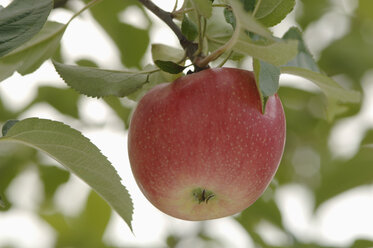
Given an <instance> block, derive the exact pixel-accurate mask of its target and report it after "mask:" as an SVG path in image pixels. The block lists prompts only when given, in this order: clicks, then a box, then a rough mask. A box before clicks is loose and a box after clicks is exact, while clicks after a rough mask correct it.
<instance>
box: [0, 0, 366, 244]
mask: <svg viewBox="0 0 373 248" xmlns="http://www.w3.org/2000/svg"><path fill="white" fill-rule="evenodd" d="M10 2H11V1H10V0H0V5H2V6H3V7H5V6H6V5H7V4H9V3H10ZM60 2H63V1H60ZM135 2H136V1H123V0H106V1H104V2H103V3H101V4H99V5H97V6H95V7H94V8H93V9H92V12H89V11H87V12H84V13H83V14H82V15H81V16H80V17H79V18H77V19H75V20H74V21H73V22H72V23H71V24H70V26H69V27H68V28H67V31H66V33H65V35H64V37H63V39H62V44H61V47H60V50H59V52H58V54H56V57H58V58H59V59H60V60H62V61H64V62H65V63H67V64H73V63H78V64H87V63H91V64H92V63H95V64H97V65H98V66H100V67H101V68H107V69H123V68H125V67H127V68H136V67H143V66H145V65H146V64H148V63H150V62H151V54H150V50H149V42H150V43H163V44H168V45H172V46H179V44H178V41H177V39H176V38H175V36H174V35H173V34H172V32H171V31H170V30H169V29H168V28H167V27H166V25H165V24H163V23H162V22H160V21H159V20H158V19H157V18H156V17H155V16H154V15H153V14H151V13H149V12H148V11H144V10H143V9H141V8H139V7H138V5H136V4H134V3H135ZM154 2H155V3H156V4H157V5H158V6H160V7H161V8H163V9H165V10H172V8H173V4H174V2H173V1H171V2H170V1H161V0H157V1H154ZM181 4H182V2H180V3H179V5H181ZM83 6H84V1H80V0H69V1H67V3H66V5H65V7H64V8H56V9H54V10H53V11H52V14H51V16H50V20H55V21H59V22H62V23H66V22H67V21H68V20H69V18H70V17H71V16H72V14H73V13H75V12H77V11H78V10H79V9H81V8H82V7H83ZM113 6H114V7H113ZM291 26H298V27H300V28H301V29H302V30H303V31H304V40H305V42H306V44H307V45H308V48H309V49H310V51H311V53H312V54H314V56H315V59H316V60H317V61H318V64H319V65H320V67H321V68H322V70H324V71H325V72H326V73H327V74H328V75H332V76H333V78H334V79H335V80H336V81H337V82H339V83H340V84H342V85H344V86H346V87H348V88H353V89H357V90H361V91H362V92H363V95H364V97H363V101H362V103H361V104H355V105H348V106H347V107H348V109H347V111H345V112H343V113H342V114H340V115H338V116H337V117H336V118H335V119H334V120H333V121H327V120H326V117H325V116H326V115H325V109H324V104H323V103H324V102H325V98H324V96H323V95H322V94H321V93H320V92H319V91H318V89H317V88H316V87H314V86H313V85H312V84H311V83H310V82H308V81H305V80H303V79H299V78H296V77H289V76H286V75H285V76H281V81H280V84H281V88H280V90H279V95H280V97H281V99H282V101H283V104H284V108H285V113H286V116H287V143H286V148H285V153H284V156H283V160H282V162H281V165H280V167H279V170H278V172H277V174H276V176H275V179H274V181H273V182H272V183H271V185H270V187H269V188H268V190H267V191H266V192H265V193H264V195H263V196H262V197H261V198H260V199H259V200H258V201H257V202H256V203H255V204H254V205H252V206H251V207H250V208H248V209H247V210H245V211H244V212H242V213H241V214H238V215H236V216H233V217H227V218H222V219H218V220H212V221H205V222H188V221H182V220H177V219H175V218H172V217H169V216H166V215H165V214H163V213H161V212H160V211H158V210H157V209H156V208H155V207H153V206H152V205H151V204H150V203H149V202H148V201H147V200H146V199H145V198H144V196H143V195H142V193H141V192H140V190H139V188H138V187H137V185H136V183H135V181H134V178H133V176H132V173H131V170H130V166H129V162H128V156H127V145H126V135H127V133H126V131H125V128H126V127H127V125H128V116H129V113H130V110H131V108H132V107H133V104H131V103H130V102H129V101H127V100H126V99H121V100H120V101H118V102H117V101H114V100H112V99H111V100H107V101H106V100H102V99H96V98H89V97H86V96H82V95H79V94H77V93H76V92H75V91H74V90H72V89H70V88H68V87H67V86H66V85H65V84H64V83H63V81H62V80H61V79H60V78H59V76H58V74H57V73H56V72H55V70H54V67H53V66H52V64H51V63H50V61H48V62H46V63H44V64H43V66H42V67H41V68H39V69H38V70H37V71H36V72H35V73H33V74H30V75H26V76H21V75H19V74H17V73H15V74H14V75H13V76H12V77H10V78H8V79H6V80H5V81H3V82H1V83H0V124H1V125H2V124H3V123H4V122H6V120H8V119H23V118H27V117H40V118H48V119H53V120H58V121H62V122H64V123H66V124H68V125H70V126H72V127H74V128H76V129H78V130H80V131H81V132H82V133H83V134H84V135H85V136H87V137H88V138H90V139H91V141H92V142H93V143H94V144H95V145H97V146H98V148H99V149H100V150H101V151H102V153H103V154H104V155H105V156H107V157H108V159H109V160H110V162H111V163H112V164H113V166H114V167H115V168H116V169H117V170H118V173H119V175H120V176H121V177H122V179H123V184H124V185H125V186H126V187H127V189H128V190H129V192H130V194H131V196H132V199H133V202H134V209H135V210H134V216H133V228H134V233H131V231H130V230H129V228H128V227H127V226H126V224H125V223H124V222H123V221H122V220H121V219H120V217H119V216H118V215H117V214H116V213H114V212H112V211H111V209H110V207H108V205H107V204H106V203H105V202H104V201H103V200H102V199H101V198H99V197H98V196H97V195H96V194H95V193H93V192H92V191H91V190H90V189H89V188H88V186H87V185H86V184H85V183H84V182H82V181H81V180H80V179H78V178H77V177H75V176H74V175H70V174H69V173H68V172H67V171H66V170H65V169H64V168H62V167H61V166H60V165H59V164H58V163H56V162H55V161H53V160H51V159H49V158H48V157H46V156H44V155H43V154H41V153H38V152H36V151H35V150H32V149H26V148H22V149H21V148H18V149H13V148H12V147H0V148H1V149H0V196H1V198H2V199H3V200H4V201H5V203H6V207H5V208H0V247H4V248H5V247H7V248H10V247H22V248H23V247H30V248H48V247H196V248H197V247H229V248H231V247H232V248H234V247H237V248H241V247H242V248H246V247H247V248H250V247H361V248H362V247H373V211H372V209H373V155H372V154H373V149H372V147H370V146H369V144H373V132H372V127H373V98H371V97H370V96H371V95H373V1H372V0H314V1H307V0H302V1H300V0H298V1H297V3H296V8H295V10H294V11H293V12H292V13H291V14H290V15H289V16H287V18H286V19H285V20H284V21H283V22H281V23H280V24H279V25H277V26H275V27H274V28H273V32H274V34H275V35H277V36H282V35H283V34H284V33H285V32H286V30H287V29H288V28H289V27H291ZM124 41H127V42H124ZM227 66H237V64H235V63H233V62H232V63H230V64H228V65H227ZM239 66H240V67H242V68H246V69H250V68H251V61H250V59H245V60H244V61H243V62H242V63H240V65H239ZM331 107H336V106H331Z"/></svg>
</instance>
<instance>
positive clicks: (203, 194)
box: [193, 188, 215, 204]
mask: <svg viewBox="0 0 373 248" xmlns="http://www.w3.org/2000/svg"><path fill="white" fill-rule="evenodd" d="M193 196H194V198H195V199H196V200H197V201H198V204H201V203H202V202H204V203H206V204H207V203H208V202H209V200H210V199H211V198H214V197H215V194H214V193H213V192H212V191H210V190H206V189H201V188H197V189H195V190H193Z"/></svg>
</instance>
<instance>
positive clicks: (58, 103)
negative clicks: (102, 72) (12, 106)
mask: <svg viewBox="0 0 373 248" xmlns="http://www.w3.org/2000/svg"><path fill="white" fill-rule="evenodd" d="M79 98H80V95H79V94H78V93H77V92H76V91H74V90H72V89H71V88H56V87H51V86H41V87H39V88H38V92H37V96H36V98H35V99H34V100H33V101H32V102H31V103H30V104H29V105H28V106H26V107H25V108H24V109H23V110H22V111H23V112H24V111H26V110H27V109H29V108H30V107H32V106H33V105H34V104H36V103H40V102H46V103H48V104H49V105H51V106H52V107H53V108H55V109H56V110H58V111H59V112H60V113H62V114H65V115H69V116H71V117H74V118H79V110H78V101H79Z"/></svg>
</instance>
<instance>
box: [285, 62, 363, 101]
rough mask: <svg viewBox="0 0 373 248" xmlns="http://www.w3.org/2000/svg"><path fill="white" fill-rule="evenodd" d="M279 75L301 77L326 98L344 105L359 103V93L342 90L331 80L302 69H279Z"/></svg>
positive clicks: (287, 67) (286, 67)
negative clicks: (313, 84)
mask: <svg viewBox="0 0 373 248" xmlns="http://www.w3.org/2000/svg"><path fill="white" fill-rule="evenodd" d="M281 73H287V74H292V75H296V76H300V77H303V78H305V79H308V80H310V81H312V82H313V83H315V84H316V85H317V86H319V87H320V89H321V90H322V91H323V92H324V94H325V95H326V96H327V97H330V98H334V99H336V100H339V101H341V102H344V103H348V102H352V103H357V102H359V101H360V93H359V92H357V91H354V90H347V89H344V88H342V87H341V86H340V85H339V84H338V83H337V82H335V81H334V80H333V79H331V78H329V77H327V76H325V75H323V74H320V73H317V72H313V71H310V70H307V69H304V68H298V67H290V66H285V67H281Z"/></svg>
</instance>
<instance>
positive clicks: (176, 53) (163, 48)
mask: <svg viewBox="0 0 373 248" xmlns="http://www.w3.org/2000/svg"><path fill="white" fill-rule="evenodd" d="M151 52H152V57H153V61H156V60H163V61H172V62H175V63H179V64H180V65H184V63H185V62H184V61H182V60H183V58H184V54H185V52H184V50H182V49H179V48H175V47H172V46H167V45H163V44H152V48H151ZM181 61H182V62H181ZM162 74H163V76H164V78H165V81H164V82H166V81H167V82H172V81H174V80H175V79H176V78H178V77H180V76H181V75H180V73H178V74H170V73H167V72H164V71H162Z"/></svg>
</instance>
